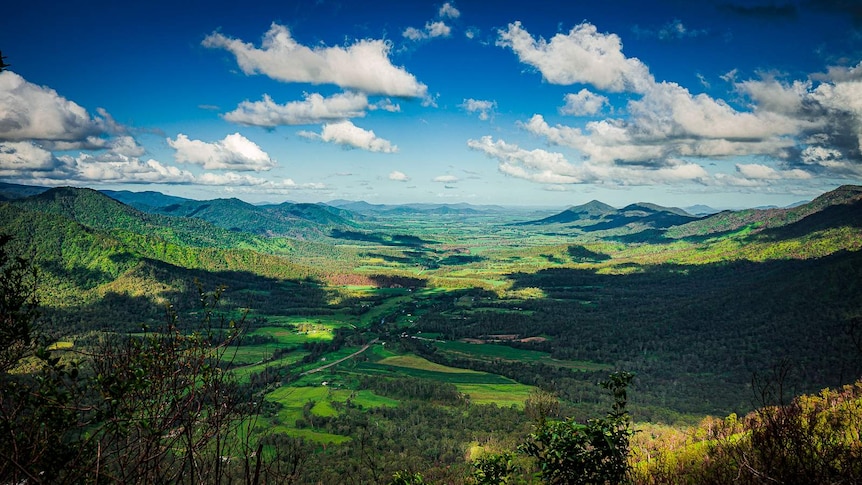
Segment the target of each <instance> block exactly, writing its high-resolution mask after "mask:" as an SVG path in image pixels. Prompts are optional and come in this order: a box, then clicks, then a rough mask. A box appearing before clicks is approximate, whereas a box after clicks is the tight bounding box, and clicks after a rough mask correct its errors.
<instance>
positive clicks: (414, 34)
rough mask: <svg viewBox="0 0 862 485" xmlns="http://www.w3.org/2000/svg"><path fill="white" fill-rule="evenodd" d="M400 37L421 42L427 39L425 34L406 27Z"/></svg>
mask: <svg viewBox="0 0 862 485" xmlns="http://www.w3.org/2000/svg"><path fill="white" fill-rule="evenodd" d="M401 35H402V36H404V37H406V38H408V39H410V40H422V39H426V38H427V35H426V34H425V32H423V31H422V30H419V29H417V28H416V27H407V28H406V29H404V32H402V33H401Z"/></svg>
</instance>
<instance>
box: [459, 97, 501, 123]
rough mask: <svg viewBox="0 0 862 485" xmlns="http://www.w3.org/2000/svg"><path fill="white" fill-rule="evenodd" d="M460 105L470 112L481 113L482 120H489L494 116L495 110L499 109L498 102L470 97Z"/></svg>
mask: <svg viewBox="0 0 862 485" xmlns="http://www.w3.org/2000/svg"><path fill="white" fill-rule="evenodd" d="M460 106H461V108H464V110H466V111H467V112H468V113H479V119H480V120H482V121H488V120H490V119H491V118H493V117H494V110H496V109H497V102H496V101H487V100H483V99H473V98H468V99H465V100H464V102H463V103H461V105H460Z"/></svg>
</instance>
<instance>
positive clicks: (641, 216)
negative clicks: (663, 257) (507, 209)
mask: <svg viewBox="0 0 862 485" xmlns="http://www.w3.org/2000/svg"><path fill="white" fill-rule="evenodd" d="M696 219H698V217H697V216H693V215H691V214H689V213H688V212H685V211H684V210H682V209H678V208H669V207H662V206H659V205H656V204H650V203H645V202H641V203H636V204H630V205H628V206H626V207H623V208H622V209H616V208H614V207H612V206H610V205H608V204H605V203H603V202H600V201H597V200H593V201H591V202H588V203H586V204H583V205H578V206H574V207H570V208H568V209H566V210H564V211H563V212H560V213H559V214H555V215H552V216H550V217H546V218H544V219H539V220H535V221H528V222H522V223H520V224H518V225H521V226H536V227H542V226H564V227H565V228H568V229H576V230H579V231H583V232H597V231H610V230H623V231H624V232H628V233H638V232H641V231H644V230H648V229H651V230H663V229H667V228H669V227H673V226H677V225H680V224H685V223H688V222H691V221H694V220H696Z"/></svg>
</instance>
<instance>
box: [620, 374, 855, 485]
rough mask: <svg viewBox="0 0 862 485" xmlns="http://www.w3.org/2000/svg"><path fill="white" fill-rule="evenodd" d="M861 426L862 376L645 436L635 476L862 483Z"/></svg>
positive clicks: (646, 480)
mask: <svg viewBox="0 0 862 485" xmlns="http://www.w3.org/2000/svg"><path fill="white" fill-rule="evenodd" d="M772 384H774V383H772ZM860 433H862V380H859V381H856V383H855V384H852V385H846V386H843V387H842V388H840V389H824V390H823V391H821V392H820V393H819V394H811V395H802V396H799V397H797V398H795V399H793V400H792V402H790V403H788V404H786V405H780V406H764V407H762V408H759V409H758V410H756V411H754V412H752V413H750V414H748V415H747V416H745V417H743V418H738V417H737V416H736V415H730V416H728V417H727V418H725V419H723V420H721V419H715V418H706V419H704V420H703V422H701V424H700V425H699V426H697V427H695V428H692V429H690V430H689V431H688V432H685V433H682V432H676V433H667V432H665V433H660V434H658V435H656V434H653V435H651V436H649V435H647V436H643V437H642V438H643V441H641V442H639V443H636V445H635V446H634V452H633V457H632V459H633V461H634V462H635V466H634V470H635V473H634V476H635V482H636V483H642V484H679V483H690V484H716V485H717V484H723V483H751V484H769V483H784V484H800V485H801V484H811V483H818V484H839V483H860V482H862V439H860V436H862V435H860Z"/></svg>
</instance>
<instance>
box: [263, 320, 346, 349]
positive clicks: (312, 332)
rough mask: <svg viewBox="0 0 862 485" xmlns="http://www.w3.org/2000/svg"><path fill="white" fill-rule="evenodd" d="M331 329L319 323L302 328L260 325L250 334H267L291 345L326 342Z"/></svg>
mask: <svg viewBox="0 0 862 485" xmlns="http://www.w3.org/2000/svg"><path fill="white" fill-rule="evenodd" d="M300 328H302V327H300ZM332 330H333V329H332V327H327V326H324V325H321V324H309V325H308V326H307V327H304V329H303V330H297V329H294V328H292V327H261V328H258V329H255V330H254V331H253V332H251V335H269V336H272V337H273V338H274V339H275V340H276V341H277V342H278V343H279V344H281V345H290V346H293V345H302V344H304V343H305V342H320V341H324V342H328V341H330V340H332V336H333V333H332Z"/></svg>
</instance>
